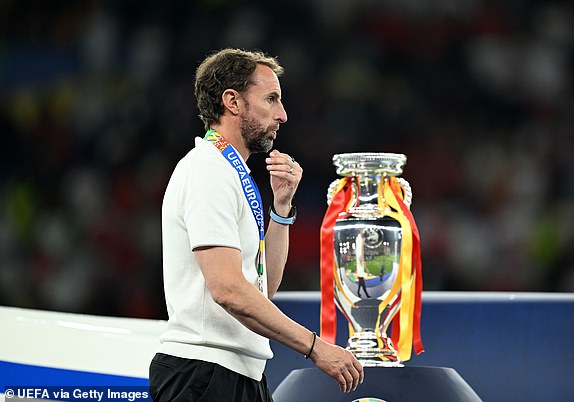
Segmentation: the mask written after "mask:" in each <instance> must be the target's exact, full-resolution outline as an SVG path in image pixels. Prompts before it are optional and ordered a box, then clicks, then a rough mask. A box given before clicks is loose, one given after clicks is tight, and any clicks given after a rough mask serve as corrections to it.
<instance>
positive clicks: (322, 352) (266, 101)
mask: <svg viewBox="0 0 574 402" xmlns="http://www.w3.org/2000/svg"><path fill="white" fill-rule="evenodd" d="M282 72H283V68H282V67H281V66H280V65H279V64H278V62H277V60H276V59H274V58H271V57H267V56H265V55H264V54H262V53H259V52H246V51H242V50H236V49H225V50H222V51H220V52H217V53H215V54H213V55H210V56H209V57H207V58H206V59H205V60H204V61H203V62H202V64H201V65H200V66H199V67H198V69H197V72H196V81H195V95H196V98H197V104H198V108H199V112H200V117H201V119H202V121H203V123H204V125H205V129H206V130H207V134H206V136H205V137H204V138H203V139H201V138H196V140H195V148H194V149H193V150H191V151H190V152H189V153H188V154H187V155H186V156H185V157H184V158H183V159H182V160H181V161H180V162H179V163H178V165H177V166H176V168H175V170H174V172H173V174H172V177H171V178H170V181H169V184H168V186H167V188H166V192H165V196H164V201H163V206H162V232H163V233H162V234H163V259H164V262H163V264H164V288H165V296H166V304H167V309H168V314H169V320H168V324H167V329H166V331H165V333H164V334H163V335H162V336H161V346H160V349H159V352H158V353H157V354H156V356H155V357H154V359H153V361H152V363H151V365H150V388H151V391H152V397H153V399H154V400H155V401H172V402H173V401H200V400H201V401H217V402H221V401H245V402H254V401H271V400H272V398H271V395H270V391H269V389H268V387H267V384H266V381H265V376H264V375H263V370H264V368H265V363H266V360H267V359H269V358H271V357H272V352H271V349H270V347H269V339H273V340H275V341H277V342H280V343H282V344H284V345H286V346H288V347H290V348H291V349H293V350H295V351H296V352H298V353H301V354H302V355H304V356H305V357H306V358H310V359H311V360H312V361H313V362H314V363H315V365H316V366H317V367H318V368H319V369H321V370H323V371H324V372H325V373H327V374H329V375H330V376H332V377H333V378H335V379H336V381H337V382H338V383H339V386H340V388H341V390H342V391H344V392H349V391H351V390H354V389H355V388H356V387H357V385H358V384H359V383H361V382H362V381H363V369H362V366H361V365H360V363H359V362H358V361H357V360H356V359H355V358H354V357H353V355H352V354H351V353H350V352H349V351H346V350H344V349H343V348H341V347H339V346H336V345H331V344H329V343H327V342H325V341H323V340H322V339H321V338H320V337H318V336H317V335H316V334H315V333H313V332H311V331H309V330H308V329H306V328H304V327H303V326H301V325H299V324H298V323H296V322H294V321H293V320H291V319H289V318H288V317H287V316H285V315H284V314H283V313H282V312H281V311H280V310H279V309H278V308H277V307H276V306H275V305H274V304H273V303H271V302H270V300H269V299H270V298H271V297H272V296H273V295H274V294H275V292H276V291H277V289H278V287H279V284H280V282H281V278H282V276H283V269H284V267H285V263H286V260H287V254H288V247H289V226H290V224H292V223H293V221H294V215H295V209H294V207H293V206H292V200H293V196H294V194H295V191H296V190H297V186H298V184H299V181H300V180H301V176H302V172H303V171H302V169H301V166H300V165H299V164H298V163H297V162H296V161H295V160H294V159H293V158H291V157H290V156H289V155H287V154H284V153H281V152H279V151H277V150H273V151H271V152H270V153H269V155H268V158H267V159H266V160H265V161H266V164H267V170H268V171H269V175H270V184H271V189H272V191H273V205H272V208H271V209H270V217H271V219H270V221H269V225H268V227H267V231H266V233H264V228H263V209H262V203H261V197H260V195H259V192H258V190H257V186H256V185H255V183H254V182H253V180H252V179H251V177H250V176H249V174H248V173H249V168H248V167H247V165H246V164H245V162H246V161H247V159H248V158H249V156H250V155H251V154H253V153H256V152H269V151H270V150H271V148H272V146H273V141H274V140H275V137H276V136H277V131H278V130H279V125H280V124H281V123H284V122H286V121H287V115H286V113H285V109H284V107H283V104H282V102H281V87H280V85H279V78H278V77H279V76H280V75H281V74H282ZM263 240H264V241H263Z"/></svg>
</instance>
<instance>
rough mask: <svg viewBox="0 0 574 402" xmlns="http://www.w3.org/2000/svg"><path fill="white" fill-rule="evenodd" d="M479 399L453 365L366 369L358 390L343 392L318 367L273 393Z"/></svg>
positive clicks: (292, 376) (342, 398)
mask: <svg viewBox="0 0 574 402" xmlns="http://www.w3.org/2000/svg"><path fill="white" fill-rule="evenodd" d="M362 398H365V399H364V400H371V401H386V402H402V401H425V402H480V401H481V399H480V397H479V396H478V395H477V394H476V392H475V391H474V390H473V389H472V388H471V387H470V385H468V383H466V382H465V381H464V379H463V378H462V377H461V376H460V375H459V374H458V373H457V372H456V371H455V370H454V369H452V368H446V367H402V368H384V367H370V368H365V380H364V382H363V384H361V385H359V386H358V387H357V389H356V390H355V391H352V392H350V393H344V392H341V391H340V389H339V385H338V384H337V382H336V381H335V380H334V379H333V378H331V377H329V376H328V375H327V374H325V373H323V372H322V371H321V370H319V369H317V368H305V369H298V370H293V371H291V373H289V375H288V376H287V377H285V379H284V380H283V381H282V382H281V383H280V384H279V385H278V386H277V388H276V389H275V392H273V400H274V401H275V402H292V401H297V402H317V401H329V402H349V401H358V400H363V399H362Z"/></svg>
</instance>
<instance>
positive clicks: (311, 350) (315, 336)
mask: <svg viewBox="0 0 574 402" xmlns="http://www.w3.org/2000/svg"><path fill="white" fill-rule="evenodd" d="M316 340H317V333H316V332H313V343H311V349H309V353H307V354H306V355H305V359H308V358H309V357H311V353H313V349H314V348H315V341H316Z"/></svg>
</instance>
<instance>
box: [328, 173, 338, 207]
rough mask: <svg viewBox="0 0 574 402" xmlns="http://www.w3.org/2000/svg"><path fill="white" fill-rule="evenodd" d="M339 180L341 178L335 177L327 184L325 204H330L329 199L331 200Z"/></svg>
mask: <svg viewBox="0 0 574 402" xmlns="http://www.w3.org/2000/svg"><path fill="white" fill-rule="evenodd" d="M340 181H341V179H336V180H333V181H332V182H331V184H329V188H328V189H327V205H331V201H333V193H334V192H335V189H336V188H337V186H338V185H339V182H340Z"/></svg>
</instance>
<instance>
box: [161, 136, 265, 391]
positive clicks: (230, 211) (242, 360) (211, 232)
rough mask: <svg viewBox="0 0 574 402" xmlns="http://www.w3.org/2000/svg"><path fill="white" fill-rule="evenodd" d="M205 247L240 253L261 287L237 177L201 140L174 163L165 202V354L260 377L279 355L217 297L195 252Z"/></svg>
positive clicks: (246, 271) (255, 239)
mask: <svg viewBox="0 0 574 402" xmlns="http://www.w3.org/2000/svg"><path fill="white" fill-rule="evenodd" d="M246 166H247V165H246ZM200 246H225V247H233V248H236V249H238V250H240V251H241V257H242V269H243V275H244V276H245V278H246V279H247V281H249V282H251V283H253V284H254V285H255V286H257V270H256V259H257V252H258V249H259V248H258V247H259V231H258V228H257V224H256V222H255V219H254V217H253V213H252V212H251V209H250V208H249V204H248V203H247V199H246V198H245V195H244V194H243V189H242V187H241V183H240V181H239V176H238V174H237V172H236V171H235V169H234V168H233V167H232V166H231V165H230V163H229V162H228V161H227V160H226V159H225V158H224V157H223V155H221V153H220V152H219V150H218V149H217V148H216V147H215V146H214V145H213V144H211V143H210V142H208V141H205V140H203V139H202V138H199V137H198V138H196V139H195V148H193V149H192V150H191V151H190V152H189V153H188V154H187V155H186V156H185V157H184V158H183V159H181V160H180V161H179V163H178V164H177V166H176V167H175V170H174V172H173V174H172V176H171V178H170V180H169V183H168V185H167V188H166V191H165V195H164V199H163V205H162V247H163V278H164V290H165V295H166V304H167V311H168V315H169V320H168V323H167V329H166V331H165V332H164V333H163V334H162V335H161V337H160V342H161V345H160V348H159V352H160V353H165V354H169V355H173V356H178V357H184V358H188V359H199V360H204V361H209V362H213V363H217V364H219V365H222V366H224V367H227V368H228V369H230V370H233V371H235V372H237V373H240V374H243V375H246V376H248V377H251V378H253V379H255V380H257V381H259V380H261V377H262V375H263V370H264V368H265V363H266V361H267V359H270V358H271V357H273V353H272V351H271V348H270V346H269V340H268V339H267V338H265V337H262V336H260V335H258V334H256V333H255V332H253V331H251V330H249V329H248V328H247V327H245V326H244V325H243V324H241V323H240V322H239V321H237V320H236V319H235V318H234V317H232V316H231V315H230V314H229V313H227V312H226V311H225V310H224V309H223V308H222V307H221V306H219V305H218V304H217V303H215V302H214V301H213V298H212V297H211V294H210V292H209V289H208V288H207V286H206V283H205V279H204V277H203V274H202V273H201V270H200V268H199V264H198V263H197V260H196V259H195V255H194V253H193V251H192V250H193V249H194V248H196V247H200ZM264 280H265V281H266V277H264ZM265 287H267V286H266V284H265Z"/></svg>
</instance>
